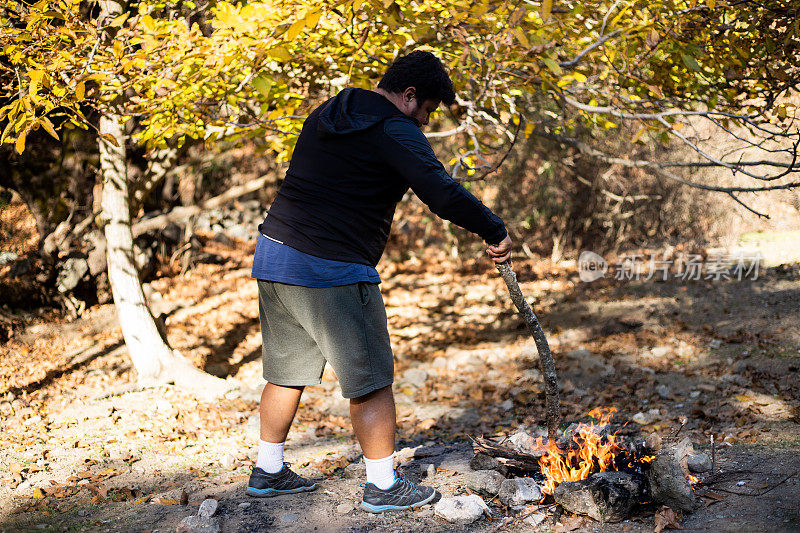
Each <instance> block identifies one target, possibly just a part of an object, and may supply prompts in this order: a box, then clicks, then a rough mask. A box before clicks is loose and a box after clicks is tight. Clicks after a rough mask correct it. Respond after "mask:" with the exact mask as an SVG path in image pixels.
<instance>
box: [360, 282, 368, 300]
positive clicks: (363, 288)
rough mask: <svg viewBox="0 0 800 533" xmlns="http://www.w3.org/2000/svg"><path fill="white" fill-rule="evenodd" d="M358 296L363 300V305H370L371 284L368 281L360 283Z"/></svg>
mask: <svg viewBox="0 0 800 533" xmlns="http://www.w3.org/2000/svg"><path fill="white" fill-rule="evenodd" d="M358 295H359V298H360V299H361V305H363V306H366V305H368V304H369V283H367V282H366V281H359V282H358Z"/></svg>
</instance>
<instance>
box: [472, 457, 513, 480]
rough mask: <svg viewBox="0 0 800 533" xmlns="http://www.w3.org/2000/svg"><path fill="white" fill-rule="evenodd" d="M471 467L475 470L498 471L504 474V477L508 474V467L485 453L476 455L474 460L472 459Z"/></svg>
mask: <svg viewBox="0 0 800 533" xmlns="http://www.w3.org/2000/svg"><path fill="white" fill-rule="evenodd" d="M469 467H470V468H471V469H473V470H497V471H498V472H500V473H501V474H503V476H505V475H506V474H508V468H507V467H506V465H504V464H503V463H501V462H500V461H498V460H497V459H496V458H494V457H492V456H491V455H487V454H485V453H476V454H475V455H474V456H473V457H472V459H470V461H469Z"/></svg>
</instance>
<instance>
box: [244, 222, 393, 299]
mask: <svg viewBox="0 0 800 533" xmlns="http://www.w3.org/2000/svg"><path fill="white" fill-rule="evenodd" d="M250 276H251V277H253V278H255V279H262V280H265V281H277V282H278V283H286V284H289V285H300V286H302V287H316V288H322V287H338V286H340V285H350V284H351V283H358V282H359V281H368V282H370V283H380V282H381V278H380V276H379V275H378V271H377V270H375V268H373V267H371V266H369V265H362V264H360V263H348V262H345V261H334V260H332V259H322V258H321V257H315V256H313V255H309V254H306V253H303V252H301V251H300V250H295V249H294V248H292V247H291V246H288V245H286V244H283V243H282V242H280V241H277V240H275V239H272V238H270V237H267V236H266V235H263V234H259V235H258V241H256V252H255V256H254V257H253V272H252V274H251V275H250Z"/></svg>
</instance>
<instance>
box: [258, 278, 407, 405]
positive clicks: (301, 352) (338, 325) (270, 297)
mask: <svg viewBox="0 0 800 533" xmlns="http://www.w3.org/2000/svg"><path fill="white" fill-rule="evenodd" d="M258 304H259V306H258V307H259V316H260V319H261V338H262V341H263V346H262V359H261V360H262V363H263V367H264V379H266V380H267V381H268V382H270V383H274V384H275V385H285V386H301V385H314V384H317V383H319V382H320V381H321V379H322V372H323V370H324V369H325V363H326V362H328V363H330V364H331V366H332V367H333V371H334V372H336V377H337V378H338V379H339V384H340V385H341V387H342V395H343V396H344V397H345V398H358V397H359V396H363V395H365V394H368V393H370V392H372V391H375V390H378V389H380V388H383V387H385V386H387V385H391V383H392V381H393V380H394V358H393V357H392V347H391V345H390V343H389V331H388V330H387V328H386V309H385V308H384V306H383V298H382V297H381V291H380V289H379V288H378V285H377V284H375V283H367V282H359V283H354V284H352V285H342V286H340V287H326V288H312V287H299V286H297V285H286V284H284V283H277V282H272V281H264V280H258Z"/></svg>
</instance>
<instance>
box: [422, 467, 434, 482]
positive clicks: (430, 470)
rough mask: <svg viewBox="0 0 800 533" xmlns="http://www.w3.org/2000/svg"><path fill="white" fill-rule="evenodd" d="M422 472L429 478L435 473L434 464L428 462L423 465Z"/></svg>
mask: <svg viewBox="0 0 800 533" xmlns="http://www.w3.org/2000/svg"><path fill="white" fill-rule="evenodd" d="M423 474H424V475H425V477H426V478H427V479H431V478H432V477H433V476H435V475H436V465H435V464H428V465H427V466H425V469H424V470H423Z"/></svg>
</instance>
